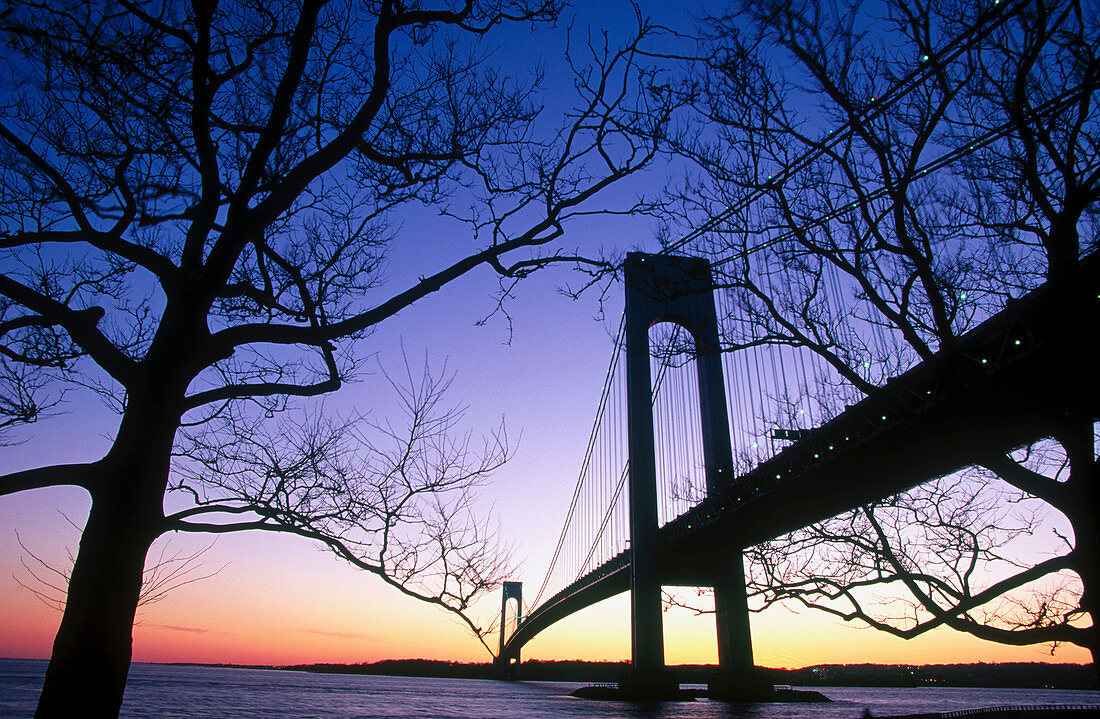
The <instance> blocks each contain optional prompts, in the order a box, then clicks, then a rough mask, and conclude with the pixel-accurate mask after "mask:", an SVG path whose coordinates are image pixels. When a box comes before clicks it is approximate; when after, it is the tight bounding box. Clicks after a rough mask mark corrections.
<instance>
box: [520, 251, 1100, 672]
mask: <svg viewBox="0 0 1100 719" xmlns="http://www.w3.org/2000/svg"><path fill="white" fill-rule="evenodd" d="M1090 267H1091V265H1090ZM1093 281H1094V282H1095V279H1094V280H1093ZM1098 297H1100V296H1098V294H1097V290H1096V288H1095V287H1092V288H1090V289H1089V291H1088V294H1087V295H1085V298H1084V301H1083V302H1078V304H1077V307H1076V308H1077V311H1071V312H1070V314H1071V315H1072V317H1070V318H1069V319H1067V317H1066V312H1064V311H1062V312H1054V311H1052V309H1053V308H1052V305H1053V306H1060V305H1058V303H1063V304H1064V303H1065V302H1066V301H1067V299H1066V298H1064V297H1057V296H1046V295H1044V294H1043V293H1042V292H1041V291H1037V292H1036V293H1033V295H1032V296H1029V297H1027V298H1025V299H1023V300H1017V303H1025V306H1023V307H1022V308H1021V307H1010V308H1009V310H1011V311H1008V310H1006V311H1005V312H1003V313H1001V315H998V316H995V317H993V318H991V319H990V320H989V321H987V322H985V323H983V324H982V325H981V326H980V327H978V328H976V329H975V330H974V331H972V332H970V333H968V334H967V335H965V336H964V337H963V338H960V343H959V347H958V348H956V349H955V350H954V351H951V352H947V353H943V354H941V355H938V356H937V357H935V358H933V359H932V360H930V361H928V362H925V363H922V364H920V365H918V366H917V367H915V368H913V369H912V370H910V371H909V372H906V373H904V374H903V375H901V376H899V377H898V378H896V379H895V380H893V381H891V382H890V383H889V384H887V385H886V387H885V388H884V391H883V392H881V393H879V394H878V395H875V396H872V397H869V398H867V399H865V400H863V401H861V402H860V403H859V404H856V405H853V406H851V407H849V408H848V409H846V410H845V411H844V412H842V413H841V414H840V415H839V416H837V417H836V418H835V419H833V420H832V421H830V422H829V423H827V424H825V425H823V426H822V427H820V428H817V429H815V430H814V431H813V432H812V434H811V436H810V437H809V438H807V439H805V440H803V441H801V442H798V443H797V444H795V445H792V446H790V447H787V448H785V449H784V450H783V451H782V452H780V453H779V454H777V455H776V456H775V457H773V458H772V459H770V460H768V461H766V462H764V463H763V464H761V465H759V466H758V467H756V468H755V469H754V470H752V471H751V472H749V473H748V474H745V475H743V476H741V477H738V478H737V479H736V480H735V481H734V482H732V483H731V484H730V486H728V487H727V488H725V489H723V490H722V491H721V492H719V493H718V494H716V495H715V496H712V497H708V498H707V499H705V500H703V501H702V502H701V503H700V504H699V505H697V506H696V507H694V508H692V509H691V510H689V511H688V512H685V513H684V514H682V515H680V516H679V517H677V518H676V519H674V520H673V521H671V522H669V523H668V524H666V525H665V526H663V527H661V528H660V529H659V530H658V537H657V542H656V545H657V547H658V551H657V556H656V557H655V559H656V564H657V566H656V570H657V573H658V576H659V577H660V579H661V582H662V583H663V584H666V585H676V586H703V587H705V586H711V584H712V578H713V577H714V576H715V571H716V567H720V566H721V565H722V564H723V563H726V562H732V561H737V560H739V557H740V551H741V550H742V549H743V548H744V547H748V546H751V545H753V544H757V543H759V542H762V541H766V540H768V539H771V538H774V537H777V536H779V535H781V534H784V533H786V532H790V531H793V530H795V529H799V528H801V527H804V526H806V525H808V524H811V523H813V522H817V521H821V520H823V519H827V518H829V517H832V516H835V515H837V514H840V513H842V512H844V511H847V510H850V509H852V508H854V507H857V506H859V505H861V504H865V503H867V502H870V501H873V500H876V499H881V498H883V497H887V496H890V495H891V494H896V493H898V492H902V491H905V490H906V489H909V488H911V487H914V486H916V485H918V484H921V483H922V482H925V481H928V480H930V479H933V478H936V477H941V476H944V475H947V474H950V473H951V472H954V471H957V470H959V469H962V468H964V467H967V466H970V465H973V464H976V463H979V462H980V461H981V459H982V457H983V456H987V455H988V454H990V453H994V452H1004V451H1007V450H1009V449H1012V448H1015V447H1019V446H1021V445H1024V444H1026V443H1028V442H1032V441H1035V440H1038V439H1042V438H1044V437H1049V436H1050V435H1051V432H1052V430H1053V429H1054V428H1056V427H1058V426H1060V425H1061V424H1062V423H1063V422H1065V421H1066V414H1067V409H1068V408H1071V407H1072V408H1074V410H1076V411H1078V412H1080V411H1084V412H1085V413H1087V414H1089V415H1091V417H1093V418H1096V417H1098V416H1100V411H1098V410H1100V370H1098V369H1097V367H1096V358H1095V353H1094V351H1093V350H1092V345H1093V343H1094V341H1095V336H1096V333H1097V329H1098V328H1100V307H1098V304H1100V303H1098ZM1078 298H1080V296H1078ZM1082 305H1083V306H1082ZM1055 318H1057V319H1055ZM884 417H885V419H883V418H884ZM735 558H736V559H735ZM629 562H630V554H629V551H627V552H625V553H623V554H621V555H619V556H618V557H616V558H614V559H612V560H611V561H610V562H608V563H606V564H604V565H602V566H601V567H598V568H596V569H595V570H593V571H592V572H590V573H589V574H587V575H585V576H583V577H581V578H580V579H578V580H577V581H576V582H574V583H573V584H572V585H570V587H569V588H567V589H566V590H563V591H562V592H559V594H558V595H555V597H553V598H551V599H550V600H548V601H547V602H546V603H545V604H543V605H542V606H540V607H538V608H536V609H535V610H534V611H533V612H532V613H531V615H530V616H529V617H528V618H527V620H526V621H525V622H524V623H523V624H522V625H521V626H520V627H518V628H517V630H516V632H515V634H514V635H513V636H512V638H511V639H510V640H509V642H508V644H507V647H506V649H505V654H506V655H507V656H510V655H514V654H515V652H518V651H519V648H520V647H522V646H523V645H524V644H526V643H527V642H528V641H530V640H531V639H532V638H533V637H534V636H535V635H536V634H538V633H539V632H541V631H542V630H543V629H545V628H546V627H548V626H550V625H551V624H553V623H554V622H557V621H559V620H561V619H563V618H564V617H566V616H568V615H570V614H572V613H574V612H576V611H579V610H580V609H583V608H585V607H587V606H590V605H592V604H595V603H596V602H599V601H602V600H603V599H606V598H608V597H611V596H614V595H616V594H619V593H621V592H624V591H627V590H628V589H629V588H630V581H629V574H630V572H629Z"/></svg>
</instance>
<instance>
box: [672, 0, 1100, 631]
mask: <svg viewBox="0 0 1100 719" xmlns="http://www.w3.org/2000/svg"><path fill="white" fill-rule="evenodd" d="M735 6H736V8H735V9H734V10H733V11H731V12H730V13H728V14H724V15H719V16H715V17H711V18H709V19H707V20H706V21H705V22H704V27H705V29H706V31H705V37H704V38H703V40H702V45H703V47H704V49H705V51H704V52H703V53H702V54H701V56H700V57H699V58H698V59H696V60H695V61H694V62H693V63H692V66H693V68H692V71H691V73H690V77H689V79H688V80H687V81H686V82H685V83H684V84H683V85H680V86H678V87H670V88H668V92H669V93H672V94H676V93H679V94H680V95H681V97H682V98H683V99H685V100H687V101H690V103H691V108H692V115H691V116H690V117H689V118H688V119H687V120H685V126H683V127H682V128H681V130H680V131H679V132H678V133H673V134H674V136H675V137H677V141H676V142H677V145H678V151H679V153H680V155H681V156H682V157H686V158H688V159H689V160H690V161H691V162H692V163H694V167H695V168H696V172H695V174H694V175H693V176H692V178H691V179H690V180H689V181H687V182H686V183H685V184H684V185H683V186H682V187H681V188H679V190H678V191H677V203H676V211H675V212H673V213H672V218H671V219H672V222H674V223H676V224H679V225H680V226H684V224H685V223H686V224H687V225H688V226H689V227H690V226H695V227H698V228H699V229H698V230H696V231H691V232H689V233H685V234H687V237H686V238H684V239H683V240H678V239H676V238H675V237H670V238H668V240H667V244H668V245H669V246H670V247H674V248H678V247H682V246H685V245H687V244H688V243H692V244H691V247H693V248H695V249H697V250H701V251H704V252H706V253H708V254H709V255H710V256H711V257H712V258H713V259H714V261H715V262H716V266H717V267H718V268H719V272H718V274H719V279H718V282H719V284H721V285H722V286H724V287H725V288H727V289H728V291H729V292H730V293H731V296H732V305H733V306H735V307H736V310H735V312H733V313H732V314H731V316H730V317H727V318H726V319H727V321H728V323H729V330H730V332H729V335H730V336H731V337H733V340H732V341H731V346H730V347H729V349H730V350H737V349H738V348H740V347H746V346H754V345H766V344H778V345H787V346H792V347H796V348H801V349H802V350H803V351H806V352H809V353H813V355H815V356H816V357H817V358H818V359H819V361H820V362H822V363H823V366H827V368H828V372H827V373H825V374H824V375H823V376H825V377H826V378H827V379H825V380H823V386H821V387H818V388H816V390H817V398H818V401H819V402H820V403H821V404H822V405H827V404H829V403H834V404H835V403H837V402H838V401H839V402H841V405H842V404H843V401H845V400H839V399H838V398H840V397H845V398H849V397H858V396H859V395H875V394H877V393H880V392H881V391H883V390H882V387H883V385H884V384H885V381H886V380H887V379H888V378H889V377H891V376H896V375H897V374H899V373H900V372H901V371H903V370H905V369H907V368H908V367H911V366H913V365H914V364H916V363H917V362H920V361H922V360H927V359H929V358H931V357H932V356H933V355H935V354H936V353H937V352H941V351H950V350H951V349H952V348H953V347H954V346H955V343H956V341H957V339H958V337H959V336H960V335H961V334H962V333H963V332H965V331H966V330H968V329H970V328H971V327H973V326H975V325H976V324H977V323H978V322H980V321H981V320H982V319H984V318H985V317H988V316H989V315H990V314H992V313H993V312H995V311H996V310H998V309H1000V308H1002V307H1003V306H1004V305H1005V303H1006V302H1007V301H1008V300H1009V299H1011V298H1013V297H1018V296H1020V295H1022V294H1023V293H1024V292H1025V291H1026V290H1028V289H1031V288H1034V287H1036V286H1038V285H1039V284H1041V283H1044V282H1046V283H1048V284H1049V285H1051V286H1054V287H1059V288H1060V291H1064V292H1065V293H1066V294H1065V295H1064V296H1065V297H1066V298H1067V299H1066V302H1065V303H1064V306H1063V308H1062V310H1063V313H1064V316H1063V317H1061V318H1058V320H1059V321H1062V320H1065V321H1067V322H1073V321H1074V318H1075V317H1080V316H1082V315H1081V312H1082V311H1083V310H1084V309H1085V308H1088V307H1089V306H1091V305H1092V304H1094V303H1095V297H1093V296H1091V295H1090V293H1087V292H1085V291H1084V288H1083V283H1082V282H1081V281H1080V280H1081V279H1082V272H1084V270H1083V269H1082V266H1083V262H1084V258H1085V257H1086V256H1087V255H1088V254H1089V253H1090V252H1092V251H1094V250H1095V249H1096V247H1097V243H1098V237H1097V223H1096V218H1097V212H1098V210H1100V203H1098V200H1100V113H1098V109H1100V108H1098V107H1097V98H1096V90H1097V88H1098V86H1100V56H1098V55H1097V47H1098V45H1097V39H1098V38H1100V26H1098V25H1097V17H1098V14H1097V12H1096V8H1095V7H1092V6H1091V5H1089V4H1088V3H1083V2H1048V1H1047V0H1018V1H1016V2H999V3H982V4H978V5H975V4H974V3H964V2H952V1H951V0H948V1H947V2H924V0H887V1H885V2H882V3H874V4H860V3H853V4H841V3H837V4H830V3H824V4H822V3H815V2H798V1H796V2H763V3H759V2H753V3H735ZM706 218H715V219H712V220H710V221H709V222H704V221H705V220H706ZM1052 320H1053V318H1052ZM1089 331H1091V329H1090V330H1089ZM810 389H811V391H812V390H814V388H810ZM849 401H854V399H852V400H849ZM1058 401H1059V402H1061V401H1065V402H1066V403H1065V405H1064V406H1060V407H1058V408H1057V409H1058V413H1060V416H1061V420H1059V421H1057V422H1052V423H1051V426H1050V427H1049V435H1050V436H1049V438H1048V439H1046V440H1044V441H1043V442H1041V443H1039V444H1037V445H1035V446H1033V447H1029V448H1014V447H1005V448H1004V450H1005V451H1004V452H1003V453H996V454H988V453H987V454H984V455H982V456H975V457H974V458H973V460H974V464H975V469H973V470H972V471H971V472H970V474H969V479H967V478H966V477H960V476H956V477H952V478H949V479H945V480H940V481H937V482H934V483H932V484H930V485H927V486H924V487H920V488H917V489H915V490H913V491H912V492H909V493H906V494H903V495H899V496H897V497H891V498H888V499H886V500H883V501H882V502H879V503H877V504H875V505H872V506H868V507H863V508H860V509H857V510H855V511H854V512H852V513H849V514H846V515H844V516H841V517H838V518H835V519H833V520H829V521H827V522H823V523H821V524H819V525H815V526H812V527H809V528H806V529H805V530H802V531H800V532H796V533H794V534H792V535H789V536H786V537H783V538H780V539H778V540H776V541H775V542H771V543H768V544H767V545H764V546H762V547H757V548H754V549H753V550H751V552H750V556H749V559H750V564H751V567H750V569H751V572H750V573H751V575H752V576H753V579H752V581H753V582H755V586H754V590H755V591H756V592H757V595H758V596H759V597H760V598H762V599H763V601H764V603H765V604H770V603H773V602H777V601H783V600H795V601H798V602H801V603H803V604H805V605H808V606H813V607H817V608H822V609H824V610H826V611H829V612H832V613H834V614H837V615H839V616H842V617H843V618H845V619H858V620H862V621H864V622H866V623H868V624H871V625H872V626H876V627H878V628H880V629H883V630H886V631H890V632H892V633H894V634H897V635H899V636H906V637H910V636H915V635H917V634H920V633H922V632H924V631H927V630H929V629H932V628H935V627H938V626H950V627H953V628H955V629H959V630H962V631H967V632H970V633H972V634H974V635H975V636H978V637H982V638H984V639H989V640H992V641H998V642H1004V643H1009V644H1030V643H1036V642H1052V643H1059V642H1072V643H1074V644H1078V645H1080V646H1083V647H1088V648H1090V649H1091V650H1092V651H1093V652H1095V651H1096V648H1097V646H1098V642H1097V634H1096V632H1097V629H1096V621H1095V619H1096V617H1097V610H1098V608H1100V607H1098V605H1097V602H1098V601H1100V600H1098V599H1097V596H1098V594H1100V575H1097V568H1098V567H1100V555H1098V549H1100V545H1098V535H1097V529H1098V520H1100V497H1098V491H1100V489H1098V481H1100V480H1098V477H1097V454H1096V433H1095V431H1094V422H1095V420H1096V419H1097V417H1096V413H1095V410H1096V407H1095V406H1092V405H1090V404H1088V403H1087V401H1086V399H1085V398H1084V397H1081V398H1071V399H1069V400H1064V398H1060V399H1059V400H1058ZM834 411H839V410H838V409H835V408H834ZM1052 414H1054V413H1052ZM976 429H977V428H976ZM993 497H997V501H996V502H993V499H992V498H993ZM1021 498H1023V500H1022V501H1024V505H1020V504H1013V502H1016V501H1017V500H1021ZM1040 503H1042V504H1045V506H1046V507H1048V508H1053V509H1055V510H1057V512H1059V513H1061V514H1062V515H1063V516H1064V518H1065V519H1066V520H1068V523H1069V525H1071V526H1072V529H1073V532H1072V537H1069V536H1067V537H1065V538H1064V539H1065V541H1064V543H1063V546H1062V547H1061V550H1060V551H1059V552H1056V553H1055V556H1051V557H1045V558H1042V557H1041V558H1038V559H1036V558H1035V557H1026V558H1024V557H1022V556H1021V555H1019V554H1015V553H1013V552H1012V550H1011V549H1009V548H1007V545H1008V544H1009V542H1010V540H1011V537H1012V535H1013V534H1014V530H1019V531H1025V530H1027V529H1029V528H1030V527H1032V526H1034V522H1035V521H1036V516H1035V515H1033V514H1032V513H1031V512H1032V509H1031V507H1032V506H1034V505H1036V504H1040ZM1021 507H1023V509H1022V511H1020V512H1017V510H1019V509H1021ZM883 589H886V590H889V591H896V592H900V593H901V600H900V603H897V602H896V603H894V604H892V605H876V604H875V603H874V594H873V593H874V592H876V591H880V590H883ZM1086 615H1089V616H1086ZM1090 618H1091V620H1092V624H1091V626H1090V625H1089V619H1090Z"/></svg>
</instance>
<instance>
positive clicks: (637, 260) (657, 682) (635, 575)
mask: <svg viewBox="0 0 1100 719" xmlns="http://www.w3.org/2000/svg"><path fill="white" fill-rule="evenodd" d="M624 275H625V285H626V352H627V358H626V383H627V390H626V391H627V433H628V446H629V457H630V474H629V498H630V544H631V549H632V553H631V562H630V610H631V619H630V626H631V671H630V674H629V676H628V677H627V678H626V679H625V680H624V682H623V689H625V690H629V691H630V692H631V693H633V694H636V695H647V694H650V695H653V696H660V695H662V694H665V695H667V694H668V693H669V692H672V691H675V690H676V689H677V686H676V683H675V681H676V680H675V678H674V677H673V676H672V675H671V674H670V673H669V672H668V671H667V670H666V669H665V656H664V630H663V627H662V617H663V615H662V610H661V578H660V577H659V576H658V573H657V569H656V552H657V551H658V550H659V548H658V547H656V546H655V537H656V533H657V529H658V527H657V469H656V460H655V452H654V446H653V444H654V433H653V402H652V392H653V384H652V382H653V380H652V377H651V373H650V346H649V329H650V328H651V327H652V326H653V325H655V324H657V323H659V322H673V323H675V324H678V325H680V326H681V327H683V328H684V329H685V330H686V331H687V332H688V333H689V334H690V335H691V337H692V339H693V340H694V342H695V352H696V357H697V359H696V367H697V370H698V380H699V400H700V411H701V413H702V417H701V420H702V421H701V426H702V433H703V437H702V446H703V462H704V465H705V471H706V487H707V493H708V494H712V493H714V492H715V491H717V490H718V489H720V488H721V487H723V486H724V485H725V484H727V483H729V482H731V481H732V480H733V452H732V450H731V446H730V435H729V423H728V414H727V410H726V393H725V386H724V382H723V375H722V359H721V354H720V345H719V338H718V319H717V313H716V311H715V306H714V283H713V281H712V279H711V273H710V264H709V263H708V262H707V261H706V260H705V259H703V258H699V257H682V256H669V255H650V254H645V253H641V252H632V253H630V254H628V255H627V259H626V263H625V266H624ZM712 565H713V566H714V571H713V573H712V574H711V575H710V576H709V577H708V578H707V579H708V581H705V582H700V583H701V584H703V585H704V586H706V585H708V584H709V585H710V586H713V587H714V604H715V610H716V624H717V631H718V663H719V669H720V672H719V676H718V678H717V680H716V682H713V683H712V686H711V692H712V694H718V695H727V696H738V695H745V694H748V693H755V691H756V689H757V680H756V673H755V671H754V667H753V658H752V640H751V636H750V634H749V619H748V604H747V601H746V598H745V576H744V568H743V566H742V560H741V552H740V551H736V552H734V553H733V556H728V555H727V556H721V557H718V561H717V562H714V563H712Z"/></svg>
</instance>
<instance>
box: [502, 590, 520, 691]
mask: <svg viewBox="0 0 1100 719" xmlns="http://www.w3.org/2000/svg"><path fill="white" fill-rule="evenodd" d="M502 590H503V591H502V592H501V599H500V651H499V652H498V653H497V658H496V663H497V670H498V672H499V673H500V674H501V676H503V677H504V678H505V679H515V678H516V672H517V670H518V669H519V649H516V650H515V651H514V652H512V653H511V654H505V652H504V647H505V644H506V643H507V639H508V637H507V636H506V635H505V631H506V630H507V628H508V619H509V614H508V600H509V599H514V600H516V609H515V611H514V612H513V613H512V616H513V617H515V620H516V624H517V625H519V623H520V622H521V621H522V620H523V582H504V585H503V588H502Z"/></svg>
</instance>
